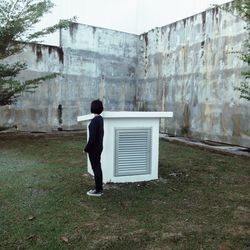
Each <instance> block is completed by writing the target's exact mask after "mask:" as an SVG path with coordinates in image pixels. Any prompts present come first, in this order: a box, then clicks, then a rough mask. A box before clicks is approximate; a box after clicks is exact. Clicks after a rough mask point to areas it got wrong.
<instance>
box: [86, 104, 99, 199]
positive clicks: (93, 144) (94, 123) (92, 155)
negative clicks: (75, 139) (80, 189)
mask: <svg viewBox="0 0 250 250" xmlns="http://www.w3.org/2000/svg"><path fill="white" fill-rule="evenodd" d="M90 111H91V113H93V114H94V115H95V116H94V118H93V119H92V120H91V122H90V124H89V127H88V129H89V139H88V143H87V145H86V146H85V148H84V151H85V152H86V153H88V155H89V160H90V163H91V167H92V169H93V172H94V177H95V189H93V190H89V191H88V192H87V195H90V196H101V195H103V183H102V168H101V154H102V149H103V135H104V131H103V118H102V116H101V115H100V114H101V113H102V111H103V104H102V102H101V101H100V100H94V101H92V103H91V107H90Z"/></svg>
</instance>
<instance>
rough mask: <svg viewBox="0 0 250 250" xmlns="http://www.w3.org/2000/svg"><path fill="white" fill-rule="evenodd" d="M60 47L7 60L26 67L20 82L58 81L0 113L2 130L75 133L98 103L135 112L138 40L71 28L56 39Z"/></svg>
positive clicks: (37, 48)
mask: <svg viewBox="0 0 250 250" xmlns="http://www.w3.org/2000/svg"><path fill="white" fill-rule="evenodd" d="M60 37H61V47H60V48H59V47H53V46H45V45H30V46H27V47H26V48H25V50H24V51H23V53H21V54H20V55H17V56H13V57H10V58H8V62H11V61H14V60H16V59H18V60H21V61H25V62H26V63H27V64H28V70H26V71H25V72H24V73H23V74H22V75H21V76H20V78H25V79H31V78H34V77H38V76H41V75H46V74H48V73H54V72H56V73H60V74H61V75H60V76H58V77H57V78H55V79H53V80H50V81H47V82H45V83H43V84H42V85H40V86H39V88H38V89H36V91H35V92H34V93H24V94H22V96H21V97H20V98H19V99H18V102H17V103H16V105H12V106H6V107H2V108H1V111H0V115H1V125H2V126H12V125H17V126H18V128H19V129H20V130H36V131H49V130H51V129H52V130H54V129H57V128H58V127H62V128H63V129H77V128H80V126H81V125H80V124H79V123H77V121H76V118H77V116H78V115H82V114H86V113H89V106H90V102H91V101H92V100H93V99H97V98H100V99H102V100H103V102H104V107H105V109H106V110H133V109H134V107H135V68H136V65H137V49H136V46H137V39H138V36H136V35H132V34H127V33H123V32H118V31H113V30H109V29H102V28H96V27H92V26H87V25H81V24H75V23H73V24H72V26H71V28H70V29H69V30H62V31H61V33H60Z"/></svg>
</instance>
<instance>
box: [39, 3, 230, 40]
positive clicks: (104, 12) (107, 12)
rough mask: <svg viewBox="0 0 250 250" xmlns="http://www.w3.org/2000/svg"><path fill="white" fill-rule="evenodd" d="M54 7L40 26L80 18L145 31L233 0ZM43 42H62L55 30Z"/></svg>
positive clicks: (136, 31) (78, 19)
mask: <svg viewBox="0 0 250 250" xmlns="http://www.w3.org/2000/svg"><path fill="white" fill-rule="evenodd" d="M52 2H54V4H55V7H54V8H53V9H52V12H51V13H50V14H46V15H45V16H44V18H43V19H42V20H41V22H40V23H39V25H37V28H38V29H39V28H42V27H45V26H50V25H53V24H55V23H57V22H58V21H59V20H60V19H67V18H71V17H73V16H76V17H77V22H79V23H83V24H88V25H92V26H97V27H102V28H108V29H113V30H118V31H124V32H128V33H134V34H142V33H144V32H147V31H149V30H151V29H153V28H155V27H162V26H165V25H167V24H170V23H173V22H175V21H178V20H181V19H184V18H186V17H189V16H192V15H195V14H197V13H200V12H202V11H204V10H206V9H208V8H211V7H212V6H213V5H214V4H223V3H226V2H230V0H52ZM44 43H46V44H51V45H58V44H59V35H58V33H55V34H54V35H51V36H49V37H46V38H45V39H44Z"/></svg>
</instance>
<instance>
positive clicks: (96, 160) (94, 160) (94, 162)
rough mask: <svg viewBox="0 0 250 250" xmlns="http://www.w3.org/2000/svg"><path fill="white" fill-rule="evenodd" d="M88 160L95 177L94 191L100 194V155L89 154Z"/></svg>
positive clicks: (101, 188)
mask: <svg viewBox="0 0 250 250" xmlns="http://www.w3.org/2000/svg"><path fill="white" fill-rule="evenodd" d="M89 160H90V163H91V167H92V169H93V172H94V177H95V190H96V191H97V192H100V191H102V190H103V187H102V168H101V154H92V153H89Z"/></svg>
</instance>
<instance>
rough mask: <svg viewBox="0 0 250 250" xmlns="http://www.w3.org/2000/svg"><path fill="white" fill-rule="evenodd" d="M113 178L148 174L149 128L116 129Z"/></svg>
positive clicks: (149, 155) (150, 135) (150, 132)
mask: <svg viewBox="0 0 250 250" xmlns="http://www.w3.org/2000/svg"><path fill="white" fill-rule="evenodd" d="M115 134H116V137H115V169H114V170H115V176H132V175H142V174H150V172H151V144H152V143H151V138H152V131H151V128H141V129H116V131H115Z"/></svg>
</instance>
